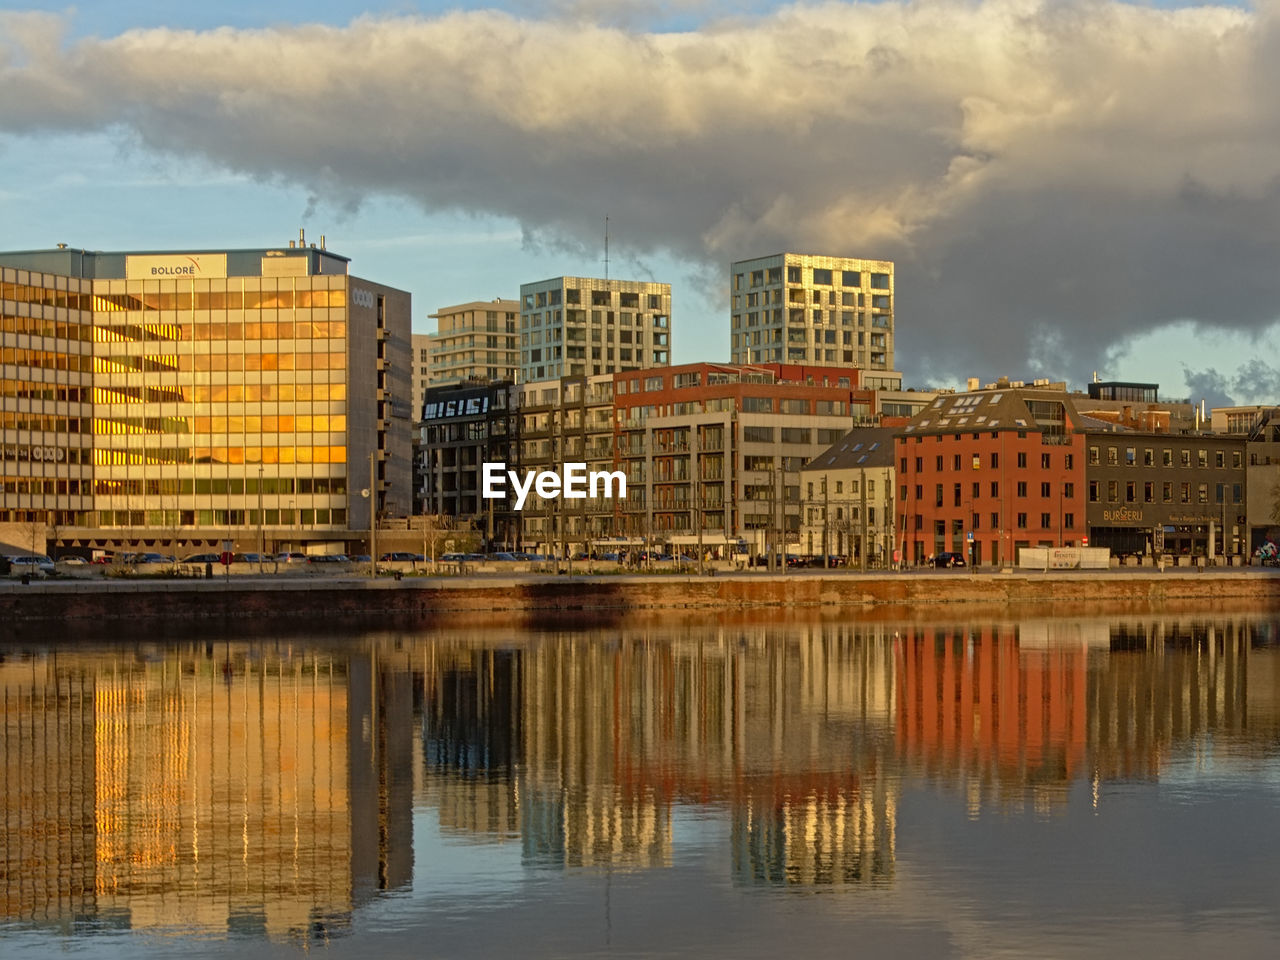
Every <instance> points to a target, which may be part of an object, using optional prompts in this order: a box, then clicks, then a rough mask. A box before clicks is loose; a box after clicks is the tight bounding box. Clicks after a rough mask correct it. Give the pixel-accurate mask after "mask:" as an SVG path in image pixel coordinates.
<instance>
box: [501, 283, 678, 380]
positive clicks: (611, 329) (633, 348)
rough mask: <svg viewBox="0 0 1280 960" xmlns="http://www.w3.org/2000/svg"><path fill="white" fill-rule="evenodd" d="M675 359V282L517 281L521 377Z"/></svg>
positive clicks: (545, 376) (551, 376)
mask: <svg viewBox="0 0 1280 960" xmlns="http://www.w3.org/2000/svg"><path fill="white" fill-rule="evenodd" d="M670 363H671V284H669V283H646V282H642V281H638V280H601V279H598V278H589V277H556V278H555V279H552V280H541V281H538V282H537V283H524V284H521V285H520V380H521V381H522V382H525V383H528V382H530V381H533V380H552V379H558V378H559V377H564V376H595V375H597V374H606V373H623V372H626V371H628V370H643V369H646V368H648V367H665V366H669V365H670Z"/></svg>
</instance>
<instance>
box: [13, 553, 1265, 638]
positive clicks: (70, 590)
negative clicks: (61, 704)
mask: <svg viewBox="0 0 1280 960" xmlns="http://www.w3.org/2000/svg"><path fill="white" fill-rule="evenodd" d="M1222 604H1230V605H1231V606H1233V607H1236V608H1256V609H1258V610H1259V611H1263V610H1270V609H1275V610H1280V573H1277V572H1273V571H1269V570H1268V571H1261V570H1253V569H1250V570H1247V571H1244V570H1224V571H1222V572H1216V573H1215V572H1206V573H1200V572H1187V573H1185V574H1182V573H1172V572H1165V573H1156V572H1152V573H1125V574H1107V573H1102V574H1087V573H1074V574H1023V573H1014V574H990V575H964V574H960V575H948V574H938V575H932V574H924V575H920V574H913V575H896V576H894V575H891V576H878V577H877V576H858V575H847V574H846V575H839V574H836V575H820V574H808V575H787V576H779V575H766V574H746V575H740V576H715V577H685V576H626V577H616V576H615V577H595V578H590V577H582V578H573V579H569V578H567V577H563V576H562V577H558V578H556V577H465V578H464V577H450V578H429V577H423V578H405V579H404V580H394V579H391V578H380V579H378V580H376V581H369V580H360V579H339V580H330V581H320V580H304V581H298V580H287V579H283V578H280V579H271V578H263V579H256V578H254V579H251V578H231V579H228V578H218V579H215V580H210V581H205V580H194V581H193V580H127V581H82V582H59V581H47V582H33V583H31V584H27V585H23V584H20V583H16V582H12V581H10V582H5V583H2V584H0V625H2V624H14V625H18V624H27V625H31V626H36V625H46V626H52V625H56V624H59V623H65V624H75V623H80V624H85V623H94V624H110V623H117V624H120V623H124V624H142V623H145V622H149V621H150V622H157V621H165V622H169V623H171V624H172V623H181V622H184V621H185V622H193V621H194V622H199V621H205V622H209V621H217V622H239V623H242V624H244V625H246V626H247V625H248V624H249V623H251V622H255V621H257V622H263V623H270V622H281V621H289V620H318V619H324V620H345V619H358V620H361V621H363V622H369V621H370V620H397V621H406V620H408V621H413V622H416V623H420V624H423V625H431V624H445V623H461V622H469V621H477V620H478V619H490V620H493V621H494V622H497V623H510V624H511V625H512V626H522V625H527V624H529V623H532V622H536V621H538V620H545V619H554V618H555V617H565V616H569V617H572V616H575V615H577V616H583V615H586V616H588V617H589V618H594V619H596V620H597V621H600V622H608V621H614V620H620V619H621V618H622V617H624V616H629V615H641V614H645V613H647V614H649V615H661V614H662V613H663V612H664V611H668V612H669V611H698V610H701V611H708V612H710V611H725V612H728V611H757V612H758V613H760V614H769V612H770V611H771V610H772V611H775V613H773V614H772V615H773V616H775V617H777V618H779V619H781V618H784V617H785V616H786V615H787V611H790V610H799V609H810V610H817V609H824V610H829V611H847V612H855V611H856V612H858V615H859V616H861V615H863V614H864V613H871V612H873V611H877V610H880V611H882V612H885V611H889V610H892V611H894V612H895V615H899V616H901V615H904V614H907V613H910V612H913V611H914V612H916V613H917V614H924V615H929V616H946V615H947V614H946V613H945V612H944V611H946V610H947V609H948V608H949V605H963V606H966V607H973V606H976V607H982V608H986V609H1003V610H1005V611H1006V612H1009V613H1017V614H1018V615H1036V614H1038V613H1039V612H1042V611H1043V612H1051V611H1052V612H1059V611H1063V612H1065V611H1066V610H1068V609H1070V610H1081V611H1087V610H1091V609H1094V608H1097V607H1101V606H1106V607H1108V608H1111V609H1115V610H1125V609H1140V608H1141V609H1154V610H1161V609H1169V610H1170V611H1173V610H1186V609H1205V610H1208V609H1212V608H1213V607H1215V606H1220V605H1222ZM929 611H933V612H932V613H929ZM3 639H4V638H3V636H2V635H0V641H3Z"/></svg>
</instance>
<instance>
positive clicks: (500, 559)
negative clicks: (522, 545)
mask: <svg viewBox="0 0 1280 960" xmlns="http://www.w3.org/2000/svg"><path fill="white" fill-rule="evenodd" d="M489 559H490V560H492V561H494V562H495V563H515V562H517V561H519V560H520V556H519V555H518V554H515V553H491V554H489Z"/></svg>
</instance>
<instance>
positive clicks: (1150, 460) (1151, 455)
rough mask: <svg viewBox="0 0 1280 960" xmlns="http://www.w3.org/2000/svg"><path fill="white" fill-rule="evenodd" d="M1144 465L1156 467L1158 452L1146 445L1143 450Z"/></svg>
mask: <svg viewBox="0 0 1280 960" xmlns="http://www.w3.org/2000/svg"><path fill="white" fill-rule="evenodd" d="M1142 465H1143V466H1144V467H1154V466H1155V465H1156V452H1155V451H1154V450H1152V449H1151V448H1150V447H1146V448H1144V449H1143V451H1142Z"/></svg>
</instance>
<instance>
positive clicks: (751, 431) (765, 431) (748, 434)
mask: <svg viewBox="0 0 1280 960" xmlns="http://www.w3.org/2000/svg"><path fill="white" fill-rule="evenodd" d="M742 440H743V442H744V443H773V427H743V428H742Z"/></svg>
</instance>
